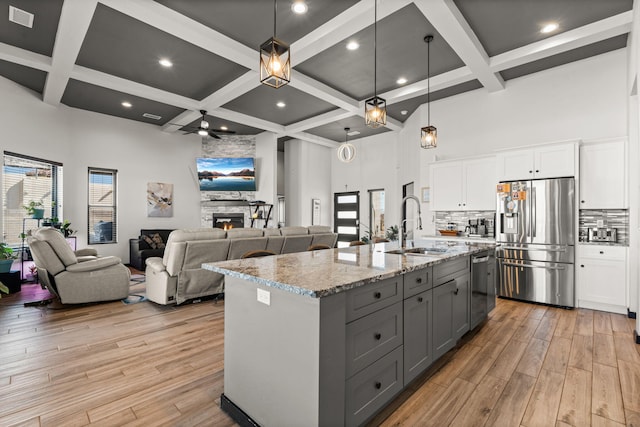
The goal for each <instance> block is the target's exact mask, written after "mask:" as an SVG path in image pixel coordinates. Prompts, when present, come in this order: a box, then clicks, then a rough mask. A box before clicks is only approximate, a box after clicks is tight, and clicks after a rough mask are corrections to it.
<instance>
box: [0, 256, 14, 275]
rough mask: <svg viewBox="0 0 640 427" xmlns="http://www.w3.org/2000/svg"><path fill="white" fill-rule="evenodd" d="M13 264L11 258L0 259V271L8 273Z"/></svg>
mask: <svg viewBox="0 0 640 427" xmlns="http://www.w3.org/2000/svg"><path fill="white" fill-rule="evenodd" d="M11 265H13V260H12V259H0V273H9V272H10V271H11Z"/></svg>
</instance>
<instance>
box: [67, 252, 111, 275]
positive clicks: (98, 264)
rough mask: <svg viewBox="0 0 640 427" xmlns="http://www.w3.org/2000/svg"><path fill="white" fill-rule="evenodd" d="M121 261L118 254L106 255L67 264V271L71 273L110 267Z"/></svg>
mask: <svg viewBox="0 0 640 427" xmlns="http://www.w3.org/2000/svg"><path fill="white" fill-rule="evenodd" d="M121 262H122V260H121V259H120V258H118V257H117V256H106V257H102V258H96V259H92V260H89V261H84V262H79V263H77V264H72V265H69V266H67V271H68V272H70V273H79V272H84V271H94V270H100V269H101V268H106V267H110V266H112V265H116V264H120V263H121Z"/></svg>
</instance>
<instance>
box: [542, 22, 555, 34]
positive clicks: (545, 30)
mask: <svg viewBox="0 0 640 427" xmlns="http://www.w3.org/2000/svg"><path fill="white" fill-rule="evenodd" d="M557 29H558V23H557V22H550V23H548V24H545V25H544V26H543V27H542V29H540V32H541V33H543V34H547V33H551V32H553V31H555V30H557Z"/></svg>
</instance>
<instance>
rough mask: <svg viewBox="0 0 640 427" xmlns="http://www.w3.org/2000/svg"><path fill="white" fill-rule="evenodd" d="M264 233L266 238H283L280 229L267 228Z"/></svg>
mask: <svg viewBox="0 0 640 427" xmlns="http://www.w3.org/2000/svg"><path fill="white" fill-rule="evenodd" d="M262 232H263V233H264V235H265V237H271V236H282V233H280V229H279V228H265V229H263V230H262Z"/></svg>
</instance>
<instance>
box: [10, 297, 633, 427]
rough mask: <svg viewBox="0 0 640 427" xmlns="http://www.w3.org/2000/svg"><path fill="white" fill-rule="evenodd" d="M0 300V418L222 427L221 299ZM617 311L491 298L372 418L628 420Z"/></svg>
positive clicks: (625, 328) (629, 351)
mask: <svg viewBox="0 0 640 427" xmlns="http://www.w3.org/2000/svg"><path fill="white" fill-rule="evenodd" d="M23 288H24V290H23V292H21V293H20V294H14V295H11V296H9V297H4V298H2V299H1V300H0V425H1V426H13V425H21V426H81V425H89V424H90V425H92V426H93V425H104V426H113V425H136V426H150V425H153V426H197V425H202V426H205V425H207V426H208V425H211V426H230V425H234V423H233V421H232V420H231V419H230V418H229V417H227V416H226V414H224V413H223V412H221V410H220V408H219V398H220V394H221V393H222V390H223V374H224V370H223V368H224V367H223V361H224V360H223V345H224V302H219V303H217V304H215V303H213V302H211V301H205V302H202V303H200V304H194V305H187V306H182V307H177V308H176V307H165V306H159V305H156V304H153V303H150V302H144V303H139V304H133V305H124V304H122V303H121V302H119V301H117V302H112V303H104V304H93V305H85V306H76V307H63V308H60V309H54V307H55V306H53V307H48V308H47V307H23V304H22V303H23V302H24V301H26V300H35V299H39V298H41V297H43V296H46V295H43V291H40V290H39V288H38V287H36V286H24V287H23ZM633 326H634V323H633V321H632V320H630V319H627V318H626V317H625V316H621V315H613V314H608V313H602V312H598V311H592V310H582V309H576V310H563V309H557V308H548V307H544V306H539V305H532V304H523V303H517V302H513V301H506V300H498V305H497V307H496V309H495V310H494V311H493V312H492V313H491V315H490V318H489V320H488V321H487V322H485V324H484V325H483V326H482V327H481V328H480V329H479V331H478V332H477V333H475V334H471V336H468V337H465V338H464V339H463V343H462V345H460V346H459V347H458V348H456V349H455V350H452V351H451V352H449V353H448V354H447V355H445V356H444V357H443V358H442V359H441V360H440V361H439V362H438V363H437V366H435V367H433V368H431V369H430V370H429V372H427V373H426V374H425V375H424V376H423V377H422V378H420V379H418V380H417V381H416V382H415V383H414V384H413V385H411V386H410V388H409V390H407V391H405V392H403V393H402V394H401V395H399V396H398V397H397V398H396V399H395V400H394V401H393V402H392V404H391V405H390V406H389V407H388V408H387V409H386V410H384V411H383V412H382V413H380V414H379V415H378V416H377V417H376V418H374V419H373V420H372V421H371V422H370V423H369V424H370V425H383V426H395V425H403V426H428V425H434V426H446V425H454V426H493V425H499V426H527V427H533V426H558V427H560V426H570V425H571V426H588V425H593V426H620V425H627V426H640V346H638V345H636V344H634V342H633V338H632V331H633Z"/></svg>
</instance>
